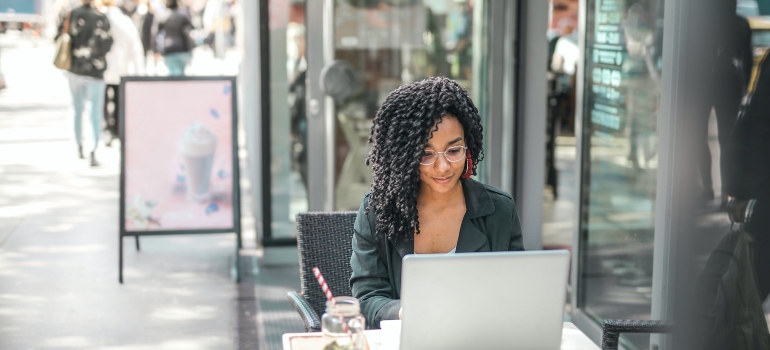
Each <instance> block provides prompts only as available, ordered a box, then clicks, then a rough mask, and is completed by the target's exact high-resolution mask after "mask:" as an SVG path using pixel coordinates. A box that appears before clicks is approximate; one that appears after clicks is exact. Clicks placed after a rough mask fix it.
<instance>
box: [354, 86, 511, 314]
mask: <svg viewBox="0 0 770 350" xmlns="http://www.w3.org/2000/svg"><path fill="white" fill-rule="evenodd" d="M369 142H370V143H372V150H371V151H370V153H369V157H368V158H367V164H368V165H371V166H372V170H373V175H374V177H373V183H372V187H371V191H370V193H369V194H367V195H366V196H365V197H364V200H363V203H361V208H360V209H359V211H358V217H357V218H356V222H355V235H354V236H353V255H352V256H351V258H350V265H351V268H352V270H353V273H352V276H351V278H350V286H351V288H352V291H353V296H354V297H356V298H358V299H359V301H360V302H361V311H362V313H363V315H364V317H366V319H367V323H368V327H369V328H379V324H380V321H381V320H390V319H398V318H399V316H400V311H401V302H400V300H399V298H400V297H399V295H400V293H401V258H403V256H404V255H406V254H442V253H443V254H446V253H449V254H452V253H465V252H482V251H509V250H523V247H522V237H521V225H520V223H519V218H518V215H517V214H516V209H515V206H514V204H513V199H512V198H511V196H510V195H509V194H507V193H505V192H503V191H501V190H499V189H496V188H494V187H491V186H487V185H483V184H481V183H479V182H476V181H475V180H473V179H470V175H471V174H476V167H477V166H478V163H479V162H480V161H481V160H482V159H483V158H484V150H483V148H482V127H481V117H479V113H478V110H477V109H476V106H474V104H473V101H471V99H470V97H469V96H468V93H467V92H466V91H465V90H464V89H463V88H462V87H461V86H460V85H459V84H457V82H455V81H452V80H450V79H447V78H431V79H427V80H423V81H420V82H416V83H412V84H408V85H404V86H402V87H400V88H398V89H396V90H395V91H393V92H391V93H390V95H388V97H387V98H386V99H385V102H384V103H383V104H382V107H381V108H380V110H379V111H378V112H377V116H376V117H375V118H374V125H373V126H372V132H371V137H370V138H369Z"/></svg>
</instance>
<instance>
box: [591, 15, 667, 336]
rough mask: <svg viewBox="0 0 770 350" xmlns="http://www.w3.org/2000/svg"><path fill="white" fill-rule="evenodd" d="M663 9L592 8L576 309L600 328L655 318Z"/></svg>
mask: <svg viewBox="0 0 770 350" xmlns="http://www.w3.org/2000/svg"><path fill="white" fill-rule="evenodd" d="M662 9H663V0H649V1H648V0H639V1H633V0H632V1H625V0H590V1H588V6H587V11H588V12H587V26H586V51H585V82H584V101H585V103H584V107H583V120H584V121H585V122H584V130H582V132H583V135H584V137H583V142H584V143H583V152H584V153H583V165H582V167H583V170H582V171H583V173H582V179H583V186H584V188H583V190H582V191H583V193H582V198H581V220H580V223H579V224H580V232H581V237H580V250H579V251H580V255H581V256H580V259H581V271H580V275H579V279H580V280H579V286H580V290H578V306H579V307H580V308H582V309H583V310H584V311H585V312H586V313H587V314H588V315H589V316H590V317H592V318H594V319H595V321H596V322H597V323H601V322H602V320H603V319H605V318H621V319H623V318H626V319H649V318H650V311H651V309H650V307H651V292H652V290H651V287H652V251H653V228H654V217H653V213H654V207H655V186H656V173H657V158H658V155H657V138H656V126H655V122H656V119H657V110H658V103H659V102H658V101H659V95H660V81H659V80H660V70H661V68H660V67H661V54H662V52H661V41H662V30H663V28H662V22H663V21H662V19H663V10H662ZM625 341H626V342H627V345H628V346H630V347H632V348H634V347H636V348H645V347H647V346H648V343H649V337H648V336H630V337H626V340H625Z"/></svg>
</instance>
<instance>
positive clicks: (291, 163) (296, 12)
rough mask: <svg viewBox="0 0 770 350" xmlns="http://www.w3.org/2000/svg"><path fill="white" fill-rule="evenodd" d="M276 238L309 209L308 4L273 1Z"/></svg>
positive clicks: (272, 132) (288, 234)
mask: <svg viewBox="0 0 770 350" xmlns="http://www.w3.org/2000/svg"><path fill="white" fill-rule="evenodd" d="M269 6H270V7H269V12H270V16H269V29H270V31H269V33H270V37H269V43H270V51H269V59H268V62H269V65H270V70H269V71H270V101H267V102H266V103H269V105H270V136H271V137H270V142H271V145H270V177H271V180H270V181H271V186H270V194H271V207H270V209H271V215H270V216H271V226H270V227H271V234H272V238H286V237H292V236H295V235H296V233H295V224H294V218H295V217H296V215H297V213H299V212H304V211H307V208H308V204H307V177H308V169H307V149H306V145H307V120H306V116H305V91H306V87H305V80H306V70H307V61H306V57H305V1H304V0H291V1H270V2H269Z"/></svg>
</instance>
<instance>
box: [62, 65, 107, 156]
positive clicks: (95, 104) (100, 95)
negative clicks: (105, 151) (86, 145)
mask: <svg viewBox="0 0 770 350" xmlns="http://www.w3.org/2000/svg"><path fill="white" fill-rule="evenodd" d="M67 78H68V80H69V85H70V93H71V94H72V109H73V111H74V113H75V115H74V121H75V142H77V143H78V146H82V145H83V121H82V120H83V111H84V110H85V105H86V102H90V103H91V115H90V118H91V130H92V132H93V133H94V134H93V147H92V148H91V151H92V152H93V151H95V150H96V146H98V145H99V135H100V134H101V132H102V119H103V118H104V89H105V87H106V85H105V83H104V80H102V79H97V78H93V77H89V76H86V75H79V74H74V73H67Z"/></svg>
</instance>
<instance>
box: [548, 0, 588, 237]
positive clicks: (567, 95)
mask: <svg viewBox="0 0 770 350" xmlns="http://www.w3.org/2000/svg"><path fill="white" fill-rule="evenodd" d="M549 8H550V13H549V21H548V23H549V25H548V32H547V38H548V57H549V59H548V74H547V81H548V109H547V111H548V114H547V118H548V119H546V130H545V131H546V145H545V147H546V158H545V162H546V172H545V176H546V177H545V184H546V189H547V191H546V197H545V200H544V201H543V248H545V249H571V248H572V244H573V243H572V242H573V236H574V232H575V210H576V209H575V207H576V203H577V186H576V184H575V181H574V178H575V171H576V168H577V167H578V164H577V161H576V160H577V147H576V141H575V93H576V90H577V89H576V86H575V85H576V74H577V65H578V62H579V61H580V48H579V47H578V33H579V31H578V30H577V24H578V12H579V1H578V0H549Z"/></svg>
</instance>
